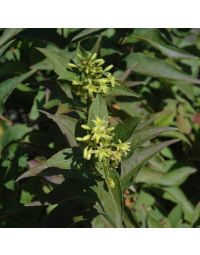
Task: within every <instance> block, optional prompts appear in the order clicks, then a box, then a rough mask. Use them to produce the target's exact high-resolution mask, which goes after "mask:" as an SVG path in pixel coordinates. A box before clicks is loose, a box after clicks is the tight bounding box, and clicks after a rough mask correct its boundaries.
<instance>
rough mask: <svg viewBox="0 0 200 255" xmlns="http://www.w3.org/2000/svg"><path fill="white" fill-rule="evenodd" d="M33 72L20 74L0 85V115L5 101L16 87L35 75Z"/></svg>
mask: <svg viewBox="0 0 200 255" xmlns="http://www.w3.org/2000/svg"><path fill="white" fill-rule="evenodd" d="M35 71H36V70H32V71H30V72H28V73H25V74H22V75H20V76H15V77H13V78H10V79H8V80H5V81H3V82H1V83H0V113H1V112H2V111H3V106H4V104H5V102H6V100H7V99H8V97H9V96H10V94H11V93H12V92H13V90H14V89H15V88H16V87H17V85H18V84H20V83H21V82H23V81H24V80H26V79H27V78H29V77H30V76H31V75H32V74H34V73H35Z"/></svg>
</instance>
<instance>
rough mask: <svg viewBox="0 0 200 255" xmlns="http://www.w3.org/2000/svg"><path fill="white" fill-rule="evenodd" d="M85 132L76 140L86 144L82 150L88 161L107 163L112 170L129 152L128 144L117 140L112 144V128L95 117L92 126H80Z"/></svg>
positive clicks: (104, 121)
mask: <svg viewBox="0 0 200 255" xmlns="http://www.w3.org/2000/svg"><path fill="white" fill-rule="evenodd" d="M81 127H82V128H83V129H84V130H86V131H87V134H86V135H85V136H84V137H77V138H76V140H77V141H80V142H85V143H87V146H86V147H85V148H84V151H83V157H84V158H85V159H86V160H90V159H91V158H92V157H93V158H96V159H97V160H98V161H100V162H102V161H106V160H107V161H109V162H110V163H111V167H112V168H116V167H117V166H118V164H119V163H120V162H121V159H122V157H123V156H126V155H127V153H128V151H130V143H128V142H122V141H121V140H118V142H117V143H114V142H113V138H114V133H113V130H114V127H109V122H108V121H106V120H103V119H101V118H99V117H96V119H95V120H93V121H92V125H91V126H89V125H81Z"/></svg>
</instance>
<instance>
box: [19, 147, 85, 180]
mask: <svg viewBox="0 0 200 255" xmlns="http://www.w3.org/2000/svg"><path fill="white" fill-rule="evenodd" d="M81 159H82V156H81V155H80V151H79V150H74V149H70V148H67V149H64V150H61V151H59V152H57V153H56V154H54V155H53V156H51V157H50V158H49V159H47V160H45V161H43V162H41V163H40V164H38V165H37V166H35V167H33V168H30V169H29V170H28V171H26V172H25V173H23V174H22V175H20V176H19V177H18V178H17V180H16V181H19V180H21V179H24V178H27V177H30V176H36V175H38V174H40V173H41V172H43V171H44V170H46V169H47V168H50V167H56V168H59V169H65V170H69V169H73V168H77V167H79V163H80V160H81Z"/></svg>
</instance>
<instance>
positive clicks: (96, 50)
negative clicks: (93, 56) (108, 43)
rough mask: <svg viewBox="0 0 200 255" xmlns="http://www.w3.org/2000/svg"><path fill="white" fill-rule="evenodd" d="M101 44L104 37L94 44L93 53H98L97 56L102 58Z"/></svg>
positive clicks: (100, 37)
mask: <svg viewBox="0 0 200 255" xmlns="http://www.w3.org/2000/svg"><path fill="white" fill-rule="evenodd" d="M101 44H102V35H100V36H99V37H98V39H97V41H96V43H95V44H94V46H93V48H92V50H91V52H92V53H97V56H101Z"/></svg>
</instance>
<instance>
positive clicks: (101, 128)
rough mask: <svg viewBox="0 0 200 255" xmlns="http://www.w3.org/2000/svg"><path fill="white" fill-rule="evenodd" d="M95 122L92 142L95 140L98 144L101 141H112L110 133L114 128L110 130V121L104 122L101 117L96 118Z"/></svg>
mask: <svg viewBox="0 0 200 255" xmlns="http://www.w3.org/2000/svg"><path fill="white" fill-rule="evenodd" d="M93 122H94V127H93V128H92V132H91V133H92V134H93V135H92V137H91V140H94V141H95V142H96V143H97V144H98V143H99V141H100V140H101V139H105V140H110V139H111V138H112V136H111V135H110V132H111V131H112V130H113V129H114V128H108V121H105V120H102V119H100V118H99V117H96V119H95V120H93Z"/></svg>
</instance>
